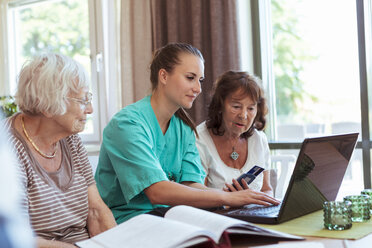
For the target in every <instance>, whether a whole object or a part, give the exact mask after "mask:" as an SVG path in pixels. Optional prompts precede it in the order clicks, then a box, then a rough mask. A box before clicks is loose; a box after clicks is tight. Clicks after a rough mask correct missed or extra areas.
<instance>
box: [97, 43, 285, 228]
mask: <svg viewBox="0 0 372 248" xmlns="http://www.w3.org/2000/svg"><path fill="white" fill-rule="evenodd" d="M150 69H151V77H150V80H151V84H152V94H151V95H149V96H147V97H145V98H143V99H142V100H140V101H138V102H136V103H134V104H132V105H129V106H127V107H125V108H124V109H122V110H121V111H120V112H118V113H117V114H116V115H115V116H114V117H113V118H112V120H111V121H110V123H109V124H108V125H107V127H106V128H105V129H104V132H103V143H102V146H101V151H100V157H99V163H98V167H97V172H96V181H97V186H98V189H99V192H100V194H101V196H102V198H103V200H104V201H105V203H106V204H107V205H108V206H109V208H110V209H111V211H112V212H113V214H114V217H115V219H116V221H117V222H118V223H121V222H123V221H126V220H128V219H129V218H131V217H133V216H136V215H139V214H141V213H148V212H150V213H153V212H154V209H158V208H162V207H167V206H175V205H189V206H194V207H200V208H209V207H218V206H223V205H228V206H241V205H245V204H250V203H256V204H262V205H270V204H275V205H277V204H278V203H279V201H277V200H276V199H275V198H272V197H270V196H269V195H267V194H265V193H262V192H257V191H253V190H250V189H247V190H242V191H236V192H224V191H222V190H216V189H210V188H207V187H206V186H205V185H204V178H205V172H204V170H203V167H202V166H201V162H200V158H199V154H198V151H197V148H196V146H195V134H194V131H195V126H194V124H193V123H192V121H191V120H190V119H189V118H188V117H187V114H186V113H185V111H184V109H189V108H191V107H192V104H193V102H194V100H195V98H196V97H197V96H198V95H199V94H200V92H201V83H202V81H203V79H204V59H203V56H202V55H201V53H200V51H199V50H198V49H196V48H195V47H193V46H191V45H188V44H183V43H172V44H168V45H166V46H164V47H162V48H160V49H159V50H158V51H156V53H155V55H154V57H153V61H152V63H151V67H150Z"/></svg>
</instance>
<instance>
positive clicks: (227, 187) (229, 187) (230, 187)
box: [223, 179, 249, 192]
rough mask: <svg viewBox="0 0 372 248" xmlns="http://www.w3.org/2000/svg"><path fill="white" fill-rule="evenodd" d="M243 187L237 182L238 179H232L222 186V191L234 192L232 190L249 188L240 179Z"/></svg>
mask: <svg viewBox="0 0 372 248" xmlns="http://www.w3.org/2000/svg"><path fill="white" fill-rule="evenodd" d="M241 182H242V184H243V187H242V186H241V185H240V183H238V180H236V179H233V180H232V184H229V183H225V188H223V191H226V192H234V191H239V190H245V189H249V186H248V184H247V182H246V181H245V180H241Z"/></svg>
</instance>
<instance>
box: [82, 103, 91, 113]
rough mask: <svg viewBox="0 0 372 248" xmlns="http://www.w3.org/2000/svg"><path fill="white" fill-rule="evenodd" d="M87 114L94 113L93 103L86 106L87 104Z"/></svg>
mask: <svg viewBox="0 0 372 248" xmlns="http://www.w3.org/2000/svg"><path fill="white" fill-rule="evenodd" d="M84 112H85V113H86V114H91V113H93V105H92V103H91V102H90V103H88V104H87V105H86V106H85V111H84Z"/></svg>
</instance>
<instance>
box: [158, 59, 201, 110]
mask: <svg viewBox="0 0 372 248" xmlns="http://www.w3.org/2000/svg"><path fill="white" fill-rule="evenodd" d="M178 59H179V64H177V65H176V66H174V68H173V70H172V71H171V72H167V71H166V70H165V69H161V70H160V71H159V82H160V83H161V84H162V85H164V90H165V96H166V97H167V100H168V101H169V103H170V104H171V105H173V107H174V108H175V109H178V108H180V107H182V108H185V109H189V108H191V107H192V104H193V102H194V100H195V98H196V97H197V96H198V95H199V94H200V93H201V85H200V83H201V82H202V80H203V79H204V64H203V61H202V60H201V59H200V58H199V57H197V56H195V55H193V54H189V53H181V54H180V55H179V58H178Z"/></svg>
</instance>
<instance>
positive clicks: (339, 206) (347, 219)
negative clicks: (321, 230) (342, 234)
mask: <svg viewBox="0 0 372 248" xmlns="http://www.w3.org/2000/svg"><path fill="white" fill-rule="evenodd" d="M323 214H324V227H325V228H326V229H328V230H345V229H349V228H351V226H352V221H351V202H349V201H326V202H324V204H323Z"/></svg>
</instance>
